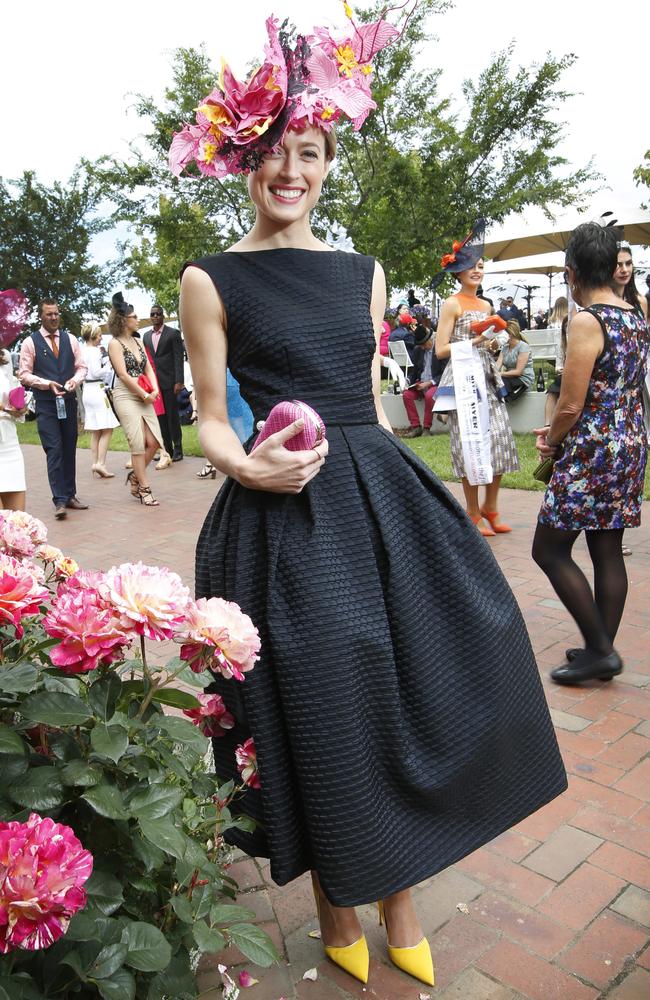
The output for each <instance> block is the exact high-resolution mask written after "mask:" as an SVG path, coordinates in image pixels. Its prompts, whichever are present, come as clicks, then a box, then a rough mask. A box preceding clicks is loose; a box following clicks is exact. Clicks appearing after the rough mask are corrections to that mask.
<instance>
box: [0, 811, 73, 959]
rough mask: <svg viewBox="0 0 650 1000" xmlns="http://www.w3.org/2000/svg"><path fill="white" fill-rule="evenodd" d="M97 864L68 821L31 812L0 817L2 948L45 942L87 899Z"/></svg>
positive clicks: (34, 946) (2, 951)
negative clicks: (13, 818) (15, 818)
mask: <svg viewBox="0 0 650 1000" xmlns="http://www.w3.org/2000/svg"><path fill="white" fill-rule="evenodd" d="M92 870H93V859H92V855H91V854H90V853H89V852H88V851H85V850H84V849H83V848H82V846H81V844H80V843H79V841H78V840H77V838H76V837H75V835H74V831H73V830H71V829H70V827H69V826H64V825H63V824H61V823H55V822H54V820H51V819H42V818H41V817H40V816H39V815H37V813H32V814H31V816H30V817H29V820H28V821H27V822H26V823H16V822H12V823H0V954H3V955H5V954H7V952H10V951H14V950H15V949H16V948H22V949H24V950H26V951H36V950H37V949H39V948H47V947H49V946H50V945H51V944H53V943H54V942H55V941H57V940H58V939H59V938H60V937H62V936H63V934H65V932H66V931H67V929H68V924H69V923H70V918H71V917H72V916H74V914H75V913H77V911H78V910H81V909H82V908H83V907H84V906H85V905H86V890H85V889H84V888H83V886H84V883H85V882H86V880H87V879H88V878H89V876H90V874H91V872H92Z"/></svg>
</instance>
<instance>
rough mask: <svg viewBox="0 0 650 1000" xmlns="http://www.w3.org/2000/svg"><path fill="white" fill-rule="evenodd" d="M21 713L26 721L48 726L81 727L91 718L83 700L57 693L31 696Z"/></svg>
mask: <svg viewBox="0 0 650 1000" xmlns="http://www.w3.org/2000/svg"><path fill="white" fill-rule="evenodd" d="M20 711H21V714H22V715H24V716H25V718H26V719H31V721H32V722H44V723H45V724H46V725H48V726H81V725H82V724H83V723H84V722H86V721H87V720H88V718H89V716H90V711H89V709H88V706H87V705H86V703H85V702H83V701H82V700H81V698H77V697H76V695H73V694H63V693H57V692H56V691H53V692H49V691H43V692H41V693H39V694H32V695H30V696H29V697H28V698H25V700H24V702H23V703H22V705H21V707H20Z"/></svg>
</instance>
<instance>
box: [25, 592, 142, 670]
mask: <svg viewBox="0 0 650 1000" xmlns="http://www.w3.org/2000/svg"><path fill="white" fill-rule="evenodd" d="M74 581H75V578H74V577H72V579H71V580H70V581H69V582H68V583H65V584H62V585H61V586H60V587H59V590H58V592H57V596H56V598H55V599H54V601H53V602H52V607H51V608H50V610H49V611H48V613H47V614H46V616H45V618H44V619H43V627H44V629H45V631H46V632H47V634H48V635H51V636H53V637H54V638H55V639H61V640H62V641H61V642H60V643H59V645H58V646H53V647H52V649H51V650H50V657H51V659H52V663H54V664H56V666H57V667H59V668H60V669H61V671H62V672H63V673H64V674H83V673H87V672H88V671H89V670H95V669H96V668H97V667H98V666H99V665H100V664H109V663H112V662H113V661H114V660H116V659H119V658H121V656H122V654H123V650H124V647H125V646H127V645H128V644H129V642H130V641H131V638H132V632H130V631H129V633H128V634H125V625H126V628H127V629H128V628H129V625H130V623H129V622H128V621H126V622H124V621H123V620H122V619H121V617H120V615H119V613H118V612H117V611H116V610H115V608H113V607H112V606H111V605H110V604H107V602H106V601H105V600H104V598H103V597H102V594H101V593H100V591H99V590H93V589H90V588H86V587H83V586H81V587H80V586H78V585H75V582H74Z"/></svg>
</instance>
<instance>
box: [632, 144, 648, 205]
mask: <svg viewBox="0 0 650 1000" xmlns="http://www.w3.org/2000/svg"><path fill="white" fill-rule="evenodd" d="M632 176H633V177H634V180H635V181H636V183H637V185H638V186H639V187H646V188H650V149H649V150H648V151H647V153H646V154H645V156H644V157H643V163H640V164H639V165H638V167H636V168H635V170H634V173H633V175H632ZM641 207H642V208H648V207H650V206H649V205H648V204H645V205H642V206H641Z"/></svg>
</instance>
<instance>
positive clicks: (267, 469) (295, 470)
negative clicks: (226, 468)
mask: <svg viewBox="0 0 650 1000" xmlns="http://www.w3.org/2000/svg"><path fill="white" fill-rule="evenodd" d="M304 427H305V422H304V420H303V419H302V418H300V419H298V420H294V421H293V423H291V424H289V426H288V427H284V428H283V429H282V430H279V431H277V432H276V433H275V434H270V435H269V436H268V437H267V438H266V439H265V440H264V441H262V442H261V443H260V444H259V445H258V446H257V447H256V448H255V449H254V450H253V451H251V453H250V455H247V456H246V458H245V460H244V461H243V462H242V465H241V468H240V470H239V474H238V476H237V480H238V482H240V483H241V485H242V486H245V487H247V488H248V489H252V490H264V491H266V492H268V493H300V492H301V491H302V490H303V489H304V487H305V486H306V485H307V483H308V482H309V481H310V479H313V478H314V476H316V475H317V474H318V472H319V471H320V468H321V466H322V465H323V463H324V461H325V459H326V457H327V452H328V443H327V438H323V439H322V440H321V442H320V443H319V444H317V445H314V447H312V448H310V449H309V450H306V451H290V450H289V449H288V448H286V447H285V443H286V442H287V441H290V440H291V439H292V438H294V437H296V436H297V435H299V434H301V433H302V432H303V431H304Z"/></svg>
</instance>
